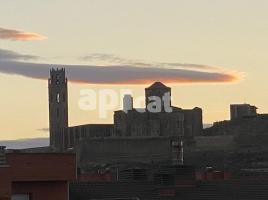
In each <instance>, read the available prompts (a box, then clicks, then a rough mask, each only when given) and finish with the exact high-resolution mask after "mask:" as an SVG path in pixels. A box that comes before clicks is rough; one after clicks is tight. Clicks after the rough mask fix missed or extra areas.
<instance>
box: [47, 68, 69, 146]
mask: <svg viewBox="0 0 268 200" xmlns="http://www.w3.org/2000/svg"><path fill="white" fill-rule="evenodd" d="M67 87H68V86H67V78H66V77H65V69H64V68H61V69H58V68H57V69H54V68H52V69H51V70H50V78H49V79H48V92H49V133H50V146H51V147H54V148H56V149H57V150H62V149H63V143H64V141H63V129H64V128H66V127H68V88H67Z"/></svg>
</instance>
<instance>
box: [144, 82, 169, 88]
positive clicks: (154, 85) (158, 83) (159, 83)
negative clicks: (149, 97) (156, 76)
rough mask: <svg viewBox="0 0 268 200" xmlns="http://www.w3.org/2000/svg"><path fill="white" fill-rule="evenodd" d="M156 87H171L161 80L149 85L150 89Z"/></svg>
mask: <svg viewBox="0 0 268 200" xmlns="http://www.w3.org/2000/svg"><path fill="white" fill-rule="evenodd" d="M155 88H169V87H167V86H165V85H164V84H163V83H161V82H159V81H157V82H154V83H153V84H152V85H151V86H149V87H148V89H155Z"/></svg>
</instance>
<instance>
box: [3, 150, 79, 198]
mask: <svg viewBox="0 0 268 200" xmlns="http://www.w3.org/2000/svg"><path fill="white" fill-rule="evenodd" d="M0 159H1V160H2V162H0V199H1V200H31V199H32V200H44V199H49V200H67V199H69V191H68V190H69V182H70V181H74V180H75V179H76V173H77V170H76V155H75V154H70V153H51V152H50V153H24V152H23V151H22V152H21V151H20V150H6V149H5V147H1V146H0Z"/></svg>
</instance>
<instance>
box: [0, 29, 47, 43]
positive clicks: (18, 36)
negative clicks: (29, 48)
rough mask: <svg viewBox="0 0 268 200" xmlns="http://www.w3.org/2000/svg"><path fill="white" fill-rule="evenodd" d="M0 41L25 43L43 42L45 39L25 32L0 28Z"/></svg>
mask: <svg viewBox="0 0 268 200" xmlns="http://www.w3.org/2000/svg"><path fill="white" fill-rule="evenodd" d="M0 39H2V40H21V41H26V40H44V39H46V37H45V36H43V35H40V34H38V33H32V32H25V31H19V30H14V29H6V28H2V27H0Z"/></svg>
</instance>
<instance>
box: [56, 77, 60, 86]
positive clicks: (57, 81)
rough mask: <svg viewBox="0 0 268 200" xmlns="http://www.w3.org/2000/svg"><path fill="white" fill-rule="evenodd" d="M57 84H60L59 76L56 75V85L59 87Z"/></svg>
mask: <svg viewBox="0 0 268 200" xmlns="http://www.w3.org/2000/svg"><path fill="white" fill-rule="evenodd" d="M59 84H60V76H59V75H56V85H59Z"/></svg>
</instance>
